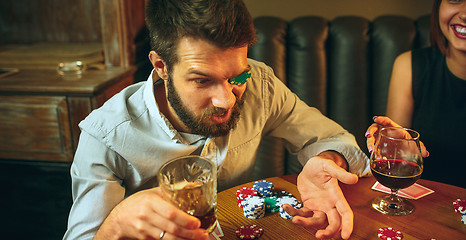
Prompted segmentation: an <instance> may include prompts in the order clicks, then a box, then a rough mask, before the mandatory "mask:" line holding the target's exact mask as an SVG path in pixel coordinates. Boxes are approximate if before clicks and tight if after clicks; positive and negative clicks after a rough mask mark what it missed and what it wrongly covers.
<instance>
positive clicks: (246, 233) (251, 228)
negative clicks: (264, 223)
mask: <svg viewBox="0 0 466 240" xmlns="http://www.w3.org/2000/svg"><path fill="white" fill-rule="evenodd" d="M263 233H264V229H263V228H261V227H259V226H257V225H255V224H253V225H244V226H241V227H239V228H238V229H236V236H237V237H238V238H239V239H256V238H258V237H260V236H261V235H262V234H263Z"/></svg>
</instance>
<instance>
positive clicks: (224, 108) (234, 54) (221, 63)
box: [166, 38, 249, 137]
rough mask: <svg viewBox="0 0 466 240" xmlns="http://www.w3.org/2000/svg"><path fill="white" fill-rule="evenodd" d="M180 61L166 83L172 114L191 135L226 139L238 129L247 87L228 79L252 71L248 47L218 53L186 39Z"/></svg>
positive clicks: (182, 45)
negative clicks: (230, 132)
mask: <svg viewBox="0 0 466 240" xmlns="http://www.w3.org/2000/svg"><path fill="white" fill-rule="evenodd" d="M178 59H179V61H178V62H177V63H176V64H175V65H174V66H173V68H172V69H171V72H169V73H168V79H167V81H166V89H167V98H168V102H169V104H170V110H171V111H173V112H175V113H176V115H177V116H178V118H179V120H180V121H181V122H182V123H183V124H184V125H185V126H186V127H187V128H188V129H189V130H190V132H191V133H195V134H199V135H204V136H208V137H215V136H223V135H226V134H228V132H229V131H230V130H231V129H233V128H234V127H235V126H236V123H237V122H238V119H239V114H240V108H241V105H242V97H243V94H244V91H245V90H246V83H244V84H242V85H233V84H231V83H230V82H229V79H231V78H234V77H237V76H239V75H241V74H242V73H244V72H245V71H247V70H249V66H248V63H247V47H241V48H232V49H226V50H225V49H219V48H217V47H216V46H214V45H212V44H209V43H208V42H205V41H202V40H198V39H193V38H183V39H182V40H181V41H180V42H179V45H178Z"/></svg>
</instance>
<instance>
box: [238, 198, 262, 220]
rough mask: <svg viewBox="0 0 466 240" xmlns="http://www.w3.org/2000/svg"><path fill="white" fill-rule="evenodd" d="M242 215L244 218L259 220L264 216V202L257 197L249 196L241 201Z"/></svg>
mask: <svg viewBox="0 0 466 240" xmlns="http://www.w3.org/2000/svg"><path fill="white" fill-rule="evenodd" d="M243 213H244V216H245V217H246V218H249V219H259V218H261V217H264V216H265V200H264V198H261V197H259V196H250V197H247V198H246V199H244V200H243Z"/></svg>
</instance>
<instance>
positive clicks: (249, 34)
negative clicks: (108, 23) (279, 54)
mask: <svg viewBox="0 0 466 240" xmlns="http://www.w3.org/2000/svg"><path fill="white" fill-rule="evenodd" d="M146 24H147V27H148V29H149V33H150V42H151V47H152V50H154V51H155V52H156V53H157V54H158V55H159V56H160V57H161V58H162V59H163V60H164V62H165V64H166V65H167V68H171V67H173V65H174V64H175V63H177V61H178V59H177V54H176V50H177V49H176V46H177V43H178V41H179V40H180V39H181V38H182V37H193V38H197V39H201V40H205V41H208V42H210V43H212V44H214V45H216V46H217V47H219V48H225V49H226V48H232V47H233V48H236V47H243V46H251V45H253V44H254V43H255V41H256V39H257V37H256V32H255V29H254V24H253V21H252V17H251V15H250V14H249V11H248V10H247V8H246V6H245V5H244V3H243V1H242V0H149V1H147V5H146Z"/></svg>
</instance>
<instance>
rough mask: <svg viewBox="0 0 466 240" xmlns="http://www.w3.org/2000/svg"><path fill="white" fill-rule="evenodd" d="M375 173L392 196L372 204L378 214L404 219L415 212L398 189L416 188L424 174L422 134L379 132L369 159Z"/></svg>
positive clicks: (395, 130) (388, 129) (385, 129)
mask: <svg viewBox="0 0 466 240" xmlns="http://www.w3.org/2000/svg"><path fill="white" fill-rule="evenodd" d="M370 166H371V171H372V174H373V175H374V177H375V179H377V181H378V182H379V183H380V184H382V185H384V186H386V187H388V188H390V190H391V194H390V195H385V196H380V197H377V198H375V199H374V200H373V201H372V207H373V208H374V209H376V210H377V211H379V212H381V213H383V214H387V215H394V216H404V215H408V214H410V213H412V212H413V211H414V205H413V204H412V203H411V202H409V201H407V200H403V199H401V198H400V197H399V196H398V194H397V193H398V190H399V189H403V188H407V187H409V186H411V185H413V184H414V183H415V182H416V181H417V180H418V179H419V178H420V176H421V173H422V171H423V159H422V154H421V148H420V143H419V133H418V132H416V131H414V130H411V129H407V128H398V127H383V128H382V129H380V131H379V132H378V136H377V140H376V142H375V147H374V151H373V152H372V154H371V157H370Z"/></svg>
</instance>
